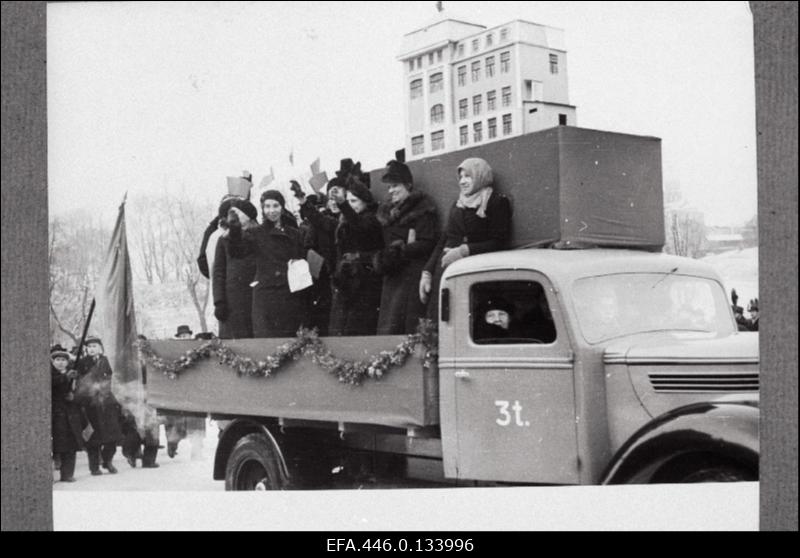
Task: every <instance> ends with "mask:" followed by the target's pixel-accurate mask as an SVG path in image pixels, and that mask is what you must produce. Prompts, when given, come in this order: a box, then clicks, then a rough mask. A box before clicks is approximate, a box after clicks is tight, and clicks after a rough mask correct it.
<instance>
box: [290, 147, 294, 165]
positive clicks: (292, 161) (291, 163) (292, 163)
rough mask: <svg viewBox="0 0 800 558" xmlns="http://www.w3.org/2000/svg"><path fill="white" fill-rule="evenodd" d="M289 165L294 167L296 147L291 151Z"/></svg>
mask: <svg viewBox="0 0 800 558" xmlns="http://www.w3.org/2000/svg"><path fill="white" fill-rule="evenodd" d="M289 164H290V165H292V166H294V147H292V149H291V151H289Z"/></svg>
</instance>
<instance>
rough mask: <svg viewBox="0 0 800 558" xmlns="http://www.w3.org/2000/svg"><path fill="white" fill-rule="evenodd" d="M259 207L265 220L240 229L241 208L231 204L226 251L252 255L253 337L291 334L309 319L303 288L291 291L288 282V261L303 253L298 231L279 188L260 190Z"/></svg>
mask: <svg viewBox="0 0 800 558" xmlns="http://www.w3.org/2000/svg"><path fill="white" fill-rule="evenodd" d="M261 210H262V213H263V216H264V222H263V223H261V224H260V225H257V226H254V227H252V228H249V229H243V228H242V225H241V221H240V219H241V218H242V216H241V215H239V214H240V213H242V212H241V211H240V210H238V209H237V208H235V207H233V208H231V211H230V213H229V216H228V226H229V228H230V233H229V235H228V243H229V251H230V254H231V256H232V257H234V258H246V257H248V256H250V255H252V256H253V257H254V258H255V262H256V273H255V278H254V281H253V294H252V320H253V337H292V336H294V335H295V333H296V332H297V330H298V328H299V327H300V326H301V325H304V324H305V323H306V322H307V321H308V320H307V317H306V311H307V308H306V306H307V303H306V299H307V297H306V289H303V290H299V291H297V292H292V291H291V289H290V285H289V263H290V262H291V261H292V260H302V259H304V256H305V254H304V253H303V244H302V241H301V238H300V231H299V230H298V228H297V223H296V221H295V220H294V219H293V218H289V217H287V212H286V200H285V199H284V197H283V195H282V194H281V193H280V192H279V191H277V190H266V191H265V192H264V193H263V194H261ZM289 215H290V214H289Z"/></svg>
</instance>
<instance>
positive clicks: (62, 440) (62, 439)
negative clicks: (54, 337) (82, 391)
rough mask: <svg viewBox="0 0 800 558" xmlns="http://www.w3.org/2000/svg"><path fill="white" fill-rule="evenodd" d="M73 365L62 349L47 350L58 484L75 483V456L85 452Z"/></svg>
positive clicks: (67, 354) (81, 413)
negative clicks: (58, 465)
mask: <svg viewBox="0 0 800 558" xmlns="http://www.w3.org/2000/svg"><path fill="white" fill-rule="evenodd" d="M72 363H73V362H72V355H70V354H69V353H68V352H67V351H66V349H64V348H63V347H62V346H61V345H55V346H54V347H53V348H52V349H50V378H51V384H52V404H53V412H52V435H53V458H54V459H56V460H57V461H59V462H60V463H61V465H60V467H59V469H60V472H61V479H60V480H61V482H75V454H76V453H77V452H78V451H81V450H83V449H84V443H83V437H82V434H81V433H82V432H83V428H84V424H83V423H84V421H85V418H84V416H83V412H82V411H81V408H80V405H78V404H77V403H76V402H75V394H74V392H73V389H72V386H73V385H74V383H75V382H74V381H75V379H76V378H77V376H78V374H77V372H76V371H75V370H74V369H73V368H72V367H71V365H72Z"/></svg>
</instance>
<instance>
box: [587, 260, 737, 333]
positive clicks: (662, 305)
mask: <svg viewBox="0 0 800 558" xmlns="http://www.w3.org/2000/svg"><path fill="white" fill-rule="evenodd" d="M574 297H575V308H576V311H577V313H578V321H579V324H580V330H581V333H582V334H583V337H584V338H585V339H586V341H587V342H588V343H600V342H602V341H607V340H609V339H614V338H617V337H623V336H625V335H633V334H636V333H646V332H653V331H683V332H696V333H697V334H702V335H707V336H710V337H723V336H726V335H731V334H732V333H733V332H734V331H735V327H734V323H733V318H732V317H731V311H730V308H729V307H728V302H727V299H726V298H725V292H724V290H723V289H722V287H721V286H720V284H719V283H716V282H715V281H712V280H710V279H706V278H703V277H692V276H687V275H678V274H674V271H673V272H672V273H619V274H614V275H603V276H599V277H586V278H583V279H578V280H577V281H575V284H574Z"/></svg>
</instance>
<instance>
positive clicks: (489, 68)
mask: <svg viewBox="0 0 800 558" xmlns="http://www.w3.org/2000/svg"><path fill="white" fill-rule="evenodd" d="M493 75H494V56H490V57H488V58H487V59H486V77H487V78H490V77H492V76H493Z"/></svg>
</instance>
